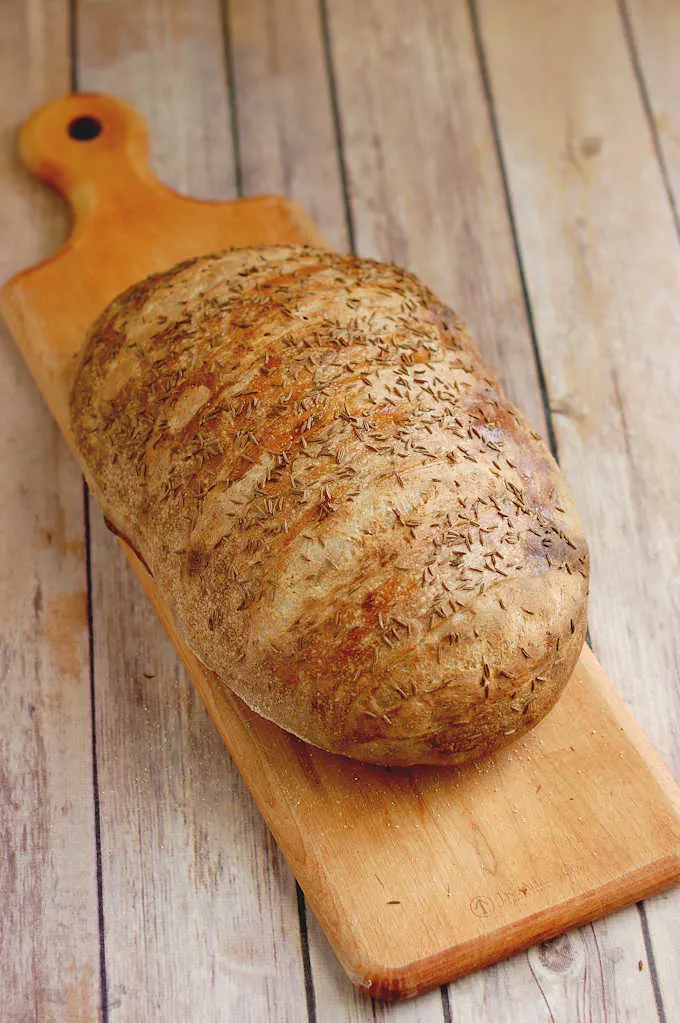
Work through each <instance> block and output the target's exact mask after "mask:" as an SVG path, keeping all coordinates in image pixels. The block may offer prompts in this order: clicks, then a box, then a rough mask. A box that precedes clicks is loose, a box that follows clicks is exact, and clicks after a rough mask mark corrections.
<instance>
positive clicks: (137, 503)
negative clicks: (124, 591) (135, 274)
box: [71, 246, 588, 764]
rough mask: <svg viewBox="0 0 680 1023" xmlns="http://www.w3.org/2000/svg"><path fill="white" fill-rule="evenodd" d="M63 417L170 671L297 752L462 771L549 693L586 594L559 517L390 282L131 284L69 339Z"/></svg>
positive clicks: (215, 264)
mask: <svg viewBox="0 0 680 1023" xmlns="http://www.w3.org/2000/svg"><path fill="white" fill-rule="evenodd" d="M71 416H72V427H73V432H74V436H75V438H76V442H77V444H78V447H79V450H80V452H81V455H82V458H83V460H84V462H85V464H86V466H87V469H88V473H89V475H90V477H91V478H92V479H93V481H94V484H95V489H96V491H97V494H98V497H99V499H100V501H101V504H102V506H103V508H104V510H105V512H106V514H107V516H108V517H109V519H111V521H112V523H113V524H114V525H115V528H116V529H117V530H118V531H119V532H121V533H123V534H124V535H125V536H127V537H129V538H130V541H131V543H132V544H133V545H134V546H135V548H136V549H137V550H139V551H140V552H141V554H142V556H143V557H144V559H145V561H146V562H147V563H148V565H149V566H150V568H151V571H152V572H153V575H154V577H155V579H156V582H157V583H158V585H159V586H160V589H161V592H162V593H163V595H164V597H165V599H166V601H167V604H168V606H169V609H170V612H171V614H172V616H173V618H174V621H175V623H176V625H177V627H178V629H179V630H180V632H181V633H182V634H183V635H184V637H185V638H186V640H187V641H188V643H189V645H190V646H191V647H192V649H193V650H194V652H195V653H196V654H197V655H198V657H199V658H200V659H201V660H202V661H203V662H204V663H205V664H206V665H208V666H209V667H210V668H212V669H213V670H214V671H216V672H217V673H218V674H219V675H220V676H221V677H222V678H223V679H224V680H225V682H226V683H228V684H229V685H230V686H231V687H232V688H233V689H234V690H235V691H236V692H237V693H238V694H239V695H240V696H241V697H242V698H243V699H244V700H245V701H246V703H248V704H249V705H250V706H251V707H252V708H253V709H255V710H256V711H258V712H259V713H261V714H263V715H265V716H266V717H268V718H271V719H272V720H274V721H276V722H277V723H278V724H280V725H282V726H283V727H284V728H286V729H288V730H290V731H292V732H295V733H296V734H297V735H300V736H301V737H302V738H304V739H307V740H308V741H309V742H312V743H314V744H316V745H318V746H321V747H323V748H326V749H329V750H332V751H334V752H338V753H343V754H345V755H347V756H352V757H357V758H359V759H363V760H369V761H374V762H377V763H385V764H409V763H437V764H450V763H462V762H465V761H466V760H470V759H473V758H475V757H479V756H482V755H484V754H486V753H489V752H491V751H492V750H494V749H496V748H498V747H499V746H501V745H503V744H504V743H506V742H508V741H509V740H510V738H511V737H514V736H518V735H520V734H522V733H523V732H524V731H526V730H527V729H528V728H529V727H531V726H532V725H534V724H535V723H536V722H537V721H539V720H540V719H541V718H542V717H543V716H544V715H545V714H546V713H547V712H548V710H549V709H550V707H551V706H552V705H553V704H554V702H555V700H556V699H557V697H558V696H559V693H560V692H561V689H562V687H563V686H564V684H565V683H566V681H567V679H568V678H569V675H570V674H571V671H572V669H573V667H574V664H575V662H576V660H577V658H578V654H579V652H580V649H581V646H582V643H583V639H584V635H585V628H586V602H587V589H588V550H587V546H586V542H585V539H584V537H583V535H582V531H581V527H580V523H579V520H578V515H577V513H576V510H575V507H574V504H573V501H572V498H571V496H570V494H569V491H568V488H567V486H566V484H565V481H564V480H563V478H562V476H561V475H560V473H559V470H558V468H557V466H556V464H555V462H554V461H553V459H552V457H551V456H550V454H549V452H548V451H547V449H546V447H545V446H544V444H543V443H542V441H541V440H540V438H539V436H538V434H536V433H535V432H534V431H532V430H531V428H530V427H529V425H528V424H527V423H526V421H525V420H524V419H523V417H522V416H521V414H520V413H519V412H518V411H517V410H516V409H515V408H514V406H513V405H512V404H511V403H510V402H509V401H508V399H507V398H506V397H505V395H504V394H503V392H502V390H501V388H500V386H499V384H498V381H497V380H496V379H495V378H494V377H493V375H492V374H491V373H490V372H489V370H488V369H487V367H486V366H485V365H484V363H483V362H482V359H481V357H480V355H479V353H478V351H477V349H476V348H475V346H474V344H473V343H472V342H471V341H470V339H469V337H468V336H467V334H466V332H465V330H464V328H463V326H462V324H461V323H460V322H459V321H458V319H457V318H456V316H455V314H454V313H452V312H451V310H449V309H447V308H446V307H445V306H443V305H442V304H441V303H440V302H439V301H438V300H437V299H436V298H435V296H434V295H433V294H432V293H431V292H430V291H429V290H428V289H427V288H426V287H424V285H423V284H421V283H420V281H418V279H417V278H415V277H414V276H412V275H411V274H408V273H406V272H405V271H403V270H400V269H398V268H397V267H394V266H388V265H384V264H380V263H376V262H373V261H371V260H364V259H358V258H356V257H353V256H342V255H336V254H334V253H330V252H325V251H320V250H314V249H306V248H297V247H292V246H291V247H288V246H277V247H266V248H254V249H241V250H233V251H230V252H225V253H222V254H218V255H215V256H206V257H203V258H200V259H196V260H192V261H190V262H187V263H184V264H181V265H180V266H178V267H175V268H174V269H172V270H170V271H168V272H167V273H161V274H156V275H155V276H153V277H150V278H148V279H147V280H145V281H142V282H141V283H140V284H137V285H135V286H134V287H133V288H131V289H129V290H128V291H127V292H126V293H125V294H124V295H122V296H120V297H119V298H118V299H116V300H115V301H114V302H113V303H112V304H111V305H110V306H109V307H108V309H107V310H106V311H105V312H104V313H103V314H102V316H101V317H100V318H99V320H98V321H97V323H96V324H95V325H94V326H93V328H92V329H91V331H90V332H89V334H88V337H87V339H86V342H85V344H84V346H83V349H82V351H81V353H80V357H79V364H78V367H77V372H76V376H75V384H74V388H73V393H72V398H71Z"/></svg>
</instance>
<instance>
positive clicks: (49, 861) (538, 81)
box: [0, 0, 680, 1023]
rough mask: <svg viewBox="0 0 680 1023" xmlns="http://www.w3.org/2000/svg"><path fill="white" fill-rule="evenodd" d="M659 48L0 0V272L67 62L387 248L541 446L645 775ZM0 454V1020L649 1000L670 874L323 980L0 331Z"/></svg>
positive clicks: (576, 33) (579, 26) (16, 249)
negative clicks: (435, 296)
mask: <svg viewBox="0 0 680 1023" xmlns="http://www.w3.org/2000/svg"><path fill="white" fill-rule="evenodd" d="M679 49H680V4H678V3H675V4H674V3H672V2H671V0H620V2H619V3H618V4H617V3H616V2H615V0H599V2H598V3H591V2H589V0H571V2H570V3H568V4H565V3H561V2H558V0H512V2H506V0H477V2H471V3H470V4H467V5H466V4H465V3H463V2H462V0H319V2H317V0H229V2H224V3H219V2H218V0H193V2H192V3H190V4H189V3H183V2H181V0H147V2H145V3H141V2H136V0H79V2H70V3H69V2H68V0H2V2H1V3H0V276H1V277H2V278H3V279H5V278H6V277H8V276H9V275H10V274H11V273H13V272H14V271H16V270H18V269H20V268H21V267H23V266H25V265H27V264H29V263H32V262H35V261H36V260H37V259H39V258H41V257H42V256H44V255H47V254H48V253H50V252H51V251H52V250H53V249H54V248H55V247H56V245H57V244H58V243H59V242H60V241H61V240H62V239H63V238H64V237H65V235H66V232H67V218H66V213H65V209H64V207H63V205H62V203H61V202H60V201H59V200H58V199H56V198H54V197H52V196H50V195H47V194H46V193H45V192H44V191H43V190H42V189H41V188H40V187H39V186H37V185H35V184H34V183H33V182H32V181H31V180H29V178H28V176H27V174H25V173H24V172H23V171H22V169H21V168H20V167H19V166H18V164H17V160H16V157H15V153H14V135H15V131H16V128H17V126H18V124H19V123H20V122H21V121H22V120H23V119H24V118H25V117H26V116H27V115H28V114H29V113H30V112H31V110H33V109H34V108H35V107H36V106H37V105H39V104H40V103H43V102H45V101H47V100H49V99H51V98H53V97H56V96H59V95H61V94H63V93H64V92H67V91H68V90H69V89H70V88H73V87H77V88H78V89H81V90H86V91H106V92H110V93H113V94H115V95H118V96H121V97H122V98H124V99H128V100H130V101H131V102H133V103H134V104H135V105H136V106H137V107H138V108H139V109H140V110H141V111H142V113H143V114H144V116H145V117H146V118H147V120H148V123H149V126H150V128H151V132H152V140H153V150H152V154H153V162H154V166H155V169H156V171H157V172H158V173H159V175H160V176H161V177H163V178H164V179H165V180H166V181H168V182H169V183H170V184H172V185H173V186H175V187H177V188H179V189H181V190H184V191H187V192H191V193H192V194H194V195H197V196H211V197H220V198H229V197H231V196H235V195H237V194H256V193H259V192H266V191H271V192H283V193H286V194H288V195H290V196H292V197H293V198H294V199H296V200H298V201H299V202H301V203H302V204H303V205H304V206H306V207H307V208H308V209H309V210H310V211H311V212H312V214H313V215H314V217H315V218H316V220H317V222H318V224H319V225H320V227H321V229H322V231H323V233H324V234H325V236H326V237H327V238H328V240H329V241H330V242H331V243H332V244H333V245H334V246H336V247H337V248H339V249H344V250H346V249H348V248H350V247H353V248H356V250H357V251H358V252H359V253H361V254H362V255H370V256H377V257H381V258H386V259H394V260H396V261H398V262H400V263H403V264H405V265H407V266H408V267H410V268H412V269H414V270H416V271H417V272H418V273H420V274H421V275H422V276H423V277H424V278H425V279H426V280H427V281H428V282H429V283H430V284H432V285H433V286H434V287H435V289H436V290H437V291H439V292H440V293H441V295H442V296H443V297H444V298H445V299H446V300H448V301H450V302H451V303H452V304H453V305H454V306H455V307H456V308H457V309H458V310H459V311H460V312H461V313H462V314H463V316H464V317H465V318H466V319H467V321H468V322H469V324H470V325H471V327H472V331H473V333H474V335H475V336H476V338H477V339H478V342H479V344H480V347H481V348H482V350H483V352H484V353H485V354H486V356H487V358H488V360H489V362H490V363H491V364H492V365H493V366H494V367H495V369H496V370H497V371H498V372H499V373H500V375H501V377H502V379H503V381H504V382H505V384H506V387H507V389H508V391H509V392H510V394H511V395H512V397H513V398H514V399H515V400H517V401H518V403H519V404H520V405H521V406H522V407H523V408H524V410H525V411H526V412H528V414H529V415H530V417H531V418H532V419H533V420H534V422H535V423H536V424H537V425H539V426H540V428H541V429H543V431H544V432H545V434H546V435H547V436H548V438H549V439H550V441H551V443H552V444H553V445H554V446H555V448H556V450H557V452H558V454H559V457H560V460H561V463H562V466H563V468H564V470H565V472H566V474H567V476H568V478H569V480H570V482H571V484H572V486H573V488H574V490H575V493H576V497H577V499H578V502H579V505H580V508H581V511H582V514H583V518H584V520H585V523H586V528H587V533H588V535H589V538H590V541H591V547H592V554H593V585H592V605H591V606H592V611H591V636H592V642H593V646H594V649H595V651H596V653H597V655H598V657H599V658H600V660H601V662H602V663H603V665H604V667H605V668H606V669H607V671H608V673H609V675H610V677H611V678H612V680H613V681H614V682H615V684H616V685H617V687H618V688H619V691H620V692H621V693H622V694H623V696H624V697H625V699H626V700H627V702H628V703H629V705H630V706H631V707H632V708H633V710H634V712H635V714H636V716H637V718H638V720H639V721H640V723H641V724H642V725H643V727H644V728H645V730H646V731H647V733H648V735H649V736H650V738H651V739H652V740H653V742H654V743H655V744H656V746H657V748H658V749H659V750H660V752H661V753H662V755H663V757H664V759H665V760H666V763H667V764H668V765H669V767H670V768H671V770H672V772H673V773H674V774H675V776H676V778H680V744H679V743H678V737H679V736H680V687H679V686H678V682H679V679H680V649H679V648H680V632H679V626H678V622H680V571H679V569H680V566H679V565H678V561H679V560H680V545H679V543H678V522H679V521H680V469H679V468H678V466H677V464H676V463H677V459H678V449H679V442H680V424H679V421H678V415H677V407H678V404H679V403H680V246H679V244H678V241H679V234H680V222H679V220H678V211H677V205H676V203H677V197H678V190H679V189H680V92H679V91H678V88H677V81H678V77H677V76H678V72H677V53H678V51H679ZM0 464H1V465H2V470H3V486H2V488H0V623H1V626H0V679H1V682H2V701H1V703H0V708H1V709H0V792H1V797H0V1020H2V1021H3V1023H19V1021H22V1023H23V1021H28V1020H32V1021H33V1020H34V1021H39V1023H46V1021H55V1023H56V1021H59V1023H61V1021H68V1023H71V1021H94V1020H100V1019H101V1020H111V1021H115V1020H130V1021H134V1023H138V1021H140V1020H143V1021H159V1023H161V1021H162V1023H184V1021H192V1023H193V1021H197V1023H198V1021H200V1023H203V1021H206V1023H209V1021H238V1023H240V1021H250V1020H252V1021H254V1023H260V1021H264V1020H267V1021H269V1020H276V1021H281V1023H284V1021H285V1023H296V1021H302V1023H304V1021H307V1020H309V1021H310V1023H312V1021H315V1020H316V1021H318V1023H336V1021H337V1023H363V1021H370V1020H386V1021H387V1020H395V1021H396V1020H399V1021H403V1023H406V1021H408V1023H416V1021H418V1023H445V1021H446V1023H448V1021H456V1023H463V1021H465V1023H467V1021H469V1023H480V1021H489V1023H496V1021H499V1020H503V1021H511V1023H512V1021H517V1023H534V1021H544V1020H553V1021H556V1023H565V1021H576V1020H579V1021H580V1020H583V1021H585V1020H588V1021H601V1020H609V1021H612V1023H618V1021H629V1020H640V1021H645V1023H646V1021H649V1020H656V1019H658V1020H659V1021H661V1023H665V1021H672V1020H678V1019H680V977H679V971H678V969H677V966H678V961H679V959H680V893H679V892H678V891H675V892H671V893H669V894H667V895H664V896H661V897H658V898H656V899H654V900H651V901H650V902H648V903H645V904H644V905H639V906H638V907H633V908H630V909H628V910H626V911H624V912H622V913H618V914H616V915H615V916H612V917H610V918H608V919H605V920H603V921H600V922H599V923H596V924H594V925H593V926H590V927H586V928H583V929H582V930H580V931H575V932H572V933H570V934H568V935H565V936H563V937H561V938H558V939H557V940H555V941H553V942H550V943H548V944H547V945H544V946H541V947H539V948H535V949H532V950H531V951H529V952H528V953H527V954H525V955H521V956H517V957H515V958H514V959H512V960H509V961H507V962H504V963H501V964H500V965H498V966H496V967H494V968H492V969H488V970H485V971H483V972H480V973H477V974H474V975H472V976H470V977H467V978H465V979H463V980H461V981H458V982H457V983H456V984H452V985H450V986H449V987H448V988H444V989H442V991H441V992H439V991H435V992H432V993H431V994H429V995H427V996H425V997H421V998H419V999H417V1000H415V1001H413V1002H410V1003H403V1004H401V1005H397V1006H384V1005H380V1004H377V1003H372V1002H371V1001H370V1000H368V999H366V998H365V997H363V996H361V995H359V994H357V993H356V992H355V991H354V990H353V989H352V988H351V987H350V985H349V983H348V982H347V981H346V979H345V977H344V975H343V974H342V971H341V970H340V968H339V967H338V965H337V964H336V962H335V960H334V957H333V955H332V953H331V952H330V950H329V948H328V946H327V944H326V941H325V939H324V937H323V935H322V933H321V932H320V930H319V928H318V925H317V924H316V922H315V920H314V918H313V916H312V914H311V913H310V912H309V910H307V909H306V907H305V903H304V899H303V897H302V895H301V893H300V892H299V890H298V889H297V888H296V884H295V881H294V879H293V878H292V876H291V874H290V872H289V870H288V868H287V866H286V864H285V863H284V862H283V860H282V858H281V856H280V855H279V853H278V851H277V849H276V847H275V846H274V844H273V842H272V840H271V839H270V837H269V835H268V832H267V830H266V828H265V826H264V824H263V822H262V820H261V818H260V816H259V813H258V811H257V810H256V808H255V806H254V804H253V803H252V801H251V799H250V796H249V794H248V792H247V790H246V789H245V787H244V785H243V783H242V782H241V780H240V777H239V775H238V773H237V771H236V769H235V768H234V767H233V765H232V764H231V762H230V761H229V758H228V756H227V754H226V752H225V750H224V747H223V746H222V744H221V741H220V740H219V738H218V736H217V733H216V731H215V729H214V727H213V725H212V724H211V722H210V720H209V718H208V715H207V713H206V712H205V711H204V709H203V707H202V705H201V704H200V702H199V700H198V698H197V696H196V695H195V693H194V691H193V689H192V687H191V686H190V684H189V683H188V682H187V680H186V678H185V676H184V672H183V670H182V668H181V666H180V664H179V662H178V660H177V658H176V656H175V654H174V651H173V649H172V647H171V646H170V643H169V641H167V640H166V638H165V636H164V634H163V632H162V629H161V627H160V625H159V624H158V622H157V621H156V620H155V618H154V615H153V612H152V611H151V610H150V609H149V608H148V607H147V605H146V602H145V599H144V597H143V595H142V593H141V591H140V589H139V587H138V585H137V583H136V581H135V580H134V579H133V577H132V575H131V573H130V570H129V569H128V568H127V566H126V563H125V561H124V559H123V557H122V555H121V552H120V551H119V549H118V548H117V545H116V544H115V542H114V541H113V540H112V538H111V536H110V535H109V534H108V533H107V531H106V530H105V529H104V528H103V524H102V521H101V518H100V515H99V512H98V511H97V509H96V507H94V506H91V505H90V504H89V502H88V499H87V496H86V494H85V493H84V490H83V485H82V483H81V480H80V476H79V473H78V471H77V469H76V467H75V464H74V463H73V460H72V459H71V457H70V455H69V454H68V452H67V451H66V447H65V445H64V444H63V442H62V441H61V439H60V437H59V434H58V431H57V428H56V427H55V426H54V425H53V423H52V422H51V420H50V417H49V415H48V413H47V412H46V410H45V408H44V407H43V405H42V403H41V400H40V398H39V396H38V393H37V390H36V388H35V386H34V385H33V383H32V381H31V379H30V376H29V374H28V371H27V369H26V368H25V367H24V365H23V363H22V362H21V359H20V357H19V355H18V354H17V352H16V351H15V349H14V347H13V345H12V342H11V341H10V339H9V337H8V336H7V333H6V332H5V331H4V330H3V331H2V334H1V335H0ZM423 869H427V865H426V864H424V865H423Z"/></svg>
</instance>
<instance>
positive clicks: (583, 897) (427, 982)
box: [303, 843, 680, 1002]
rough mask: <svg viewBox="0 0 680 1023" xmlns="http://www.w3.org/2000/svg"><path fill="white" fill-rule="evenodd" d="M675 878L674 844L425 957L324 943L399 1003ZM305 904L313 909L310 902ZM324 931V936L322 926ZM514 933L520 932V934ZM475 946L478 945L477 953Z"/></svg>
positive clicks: (368, 984) (380, 995)
mask: <svg viewBox="0 0 680 1023" xmlns="http://www.w3.org/2000/svg"><path fill="white" fill-rule="evenodd" d="M678 881H680V843H679V844H678V847H677V849H676V851H675V852H672V853H668V854H667V855H666V856H664V857H662V858H661V859H656V860H653V861H650V862H649V863H648V864H645V865H644V866H643V867H640V868H636V869H635V870H633V871H629V872H628V874H624V875H622V877H621V878H615V879H613V880H611V881H609V882H607V883H606V884H604V885H601V886H599V887H598V888H596V889H593V890H592V891H589V892H584V893H582V894H580V895H575V896H573V897H571V898H569V899H565V900H564V901H563V902H560V903H555V904H553V905H551V906H549V907H546V908H545V909H543V910H538V911H537V912H535V913H532V914H530V915H528V916H526V917H522V918H521V919H520V920H516V921H514V922H513V923H509V924H504V925H503V926H502V927H499V928H498V929H497V930H495V931H490V932H487V933H486V934H485V935H484V936H483V940H480V937H479V936H477V937H473V938H469V939H467V941H465V942H463V943H462V944H460V945H451V946H450V947H449V948H448V949H446V950H445V951H443V952H438V953H436V954H435V955H432V956H428V957H427V958H423V959H414V960H411V961H409V962H408V963H401V964H399V965H398V966H391V965H389V964H388V963H383V962H377V961H368V960H367V959H363V960H359V959H357V958H354V959H352V958H350V957H347V956H345V955H344V948H343V946H342V944H341V943H336V942H335V941H334V940H333V939H332V938H331V937H330V936H329V942H330V944H331V947H332V948H333V951H334V952H335V955H336V956H337V958H338V960H339V962H340V963H341V965H342V967H343V969H344V970H345V972H346V974H347V976H348V977H349V979H350V980H351V981H352V983H353V984H354V985H355V986H356V987H357V988H359V990H361V991H362V992H363V993H364V994H367V995H370V997H372V998H376V999H379V1000H380V1001H385V1002H394V1001H401V1000H405V999H409V998H415V997H417V996H418V995H420V994H424V993H425V992H426V991H430V990H432V989H433V988H435V987H440V986H441V985H442V984H448V983H450V982H452V981H455V980H458V979H459V978H460V977H464V976H466V975H468V974H470V973H473V972H474V971H476V970H479V969H483V968H485V967H487V966H493V964H494V963H498V962H501V961H502V960H503V959H507V957H508V955H518V954H520V953H522V952H526V951H527V949H529V948H531V947H532V946H533V945H535V944H537V943H540V942H542V941H549V940H550V939H551V938H555V937H557V936H558V935H560V934H563V933H564V932H565V931H568V930H572V929H573V928H576V927H582V926H584V925H586V924H589V923H593V922H594V921H596V920H600V919H602V918H603V917H605V916H609V915H610V914H612V913H616V912H618V911H619V910H622V909H625V908H626V907H628V906H631V905H634V904H635V903H637V902H640V901H641V900H642V899H647V898H651V897H652V896H654V895H659V894H661V893H662V892H664V891H667V890H668V889H669V888H671V887H673V885H674V884H677V882H678ZM303 891H304V889H303ZM305 894H306V893H305ZM309 902H310V905H311V908H312V909H313V910H314V905H313V902H312V900H311V899H310V900H309ZM525 929H526V930H525ZM324 930H325V933H326V934H327V935H328V934H329V932H328V930H326V929H325V928H324ZM520 931H525V933H524V934H523V935H522V936H521V937H520V936H519V934H518V932H520ZM480 945H482V946H483V951H482V952H481V953H480Z"/></svg>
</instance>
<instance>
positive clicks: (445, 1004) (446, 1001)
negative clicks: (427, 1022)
mask: <svg viewBox="0 0 680 1023" xmlns="http://www.w3.org/2000/svg"><path fill="white" fill-rule="evenodd" d="M439 990H440V991H441V996H442V1012H443V1014H444V1023H453V1016H452V1015H451V999H450V997H449V989H448V987H447V986H446V984H442V986H441V988H440V989H439Z"/></svg>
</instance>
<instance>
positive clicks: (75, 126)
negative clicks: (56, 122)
mask: <svg viewBox="0 0 680 1023" xmlns="http://www.w3.org/2000/svg"><path fill="white" fill-rule="evenodd" d="M68 133H69V135H70V136H71V138H72V139H75V141H76V142H91V141H92V139H96V138H97V136H98V135H101V133H102V122H101V121H100V120H99V119H98V118H97V117H88V116H87V115H84V116H83V117H75V118H74V119H73V120H72V121H71V123H70V124H69V126H68Z"/></svg>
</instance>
